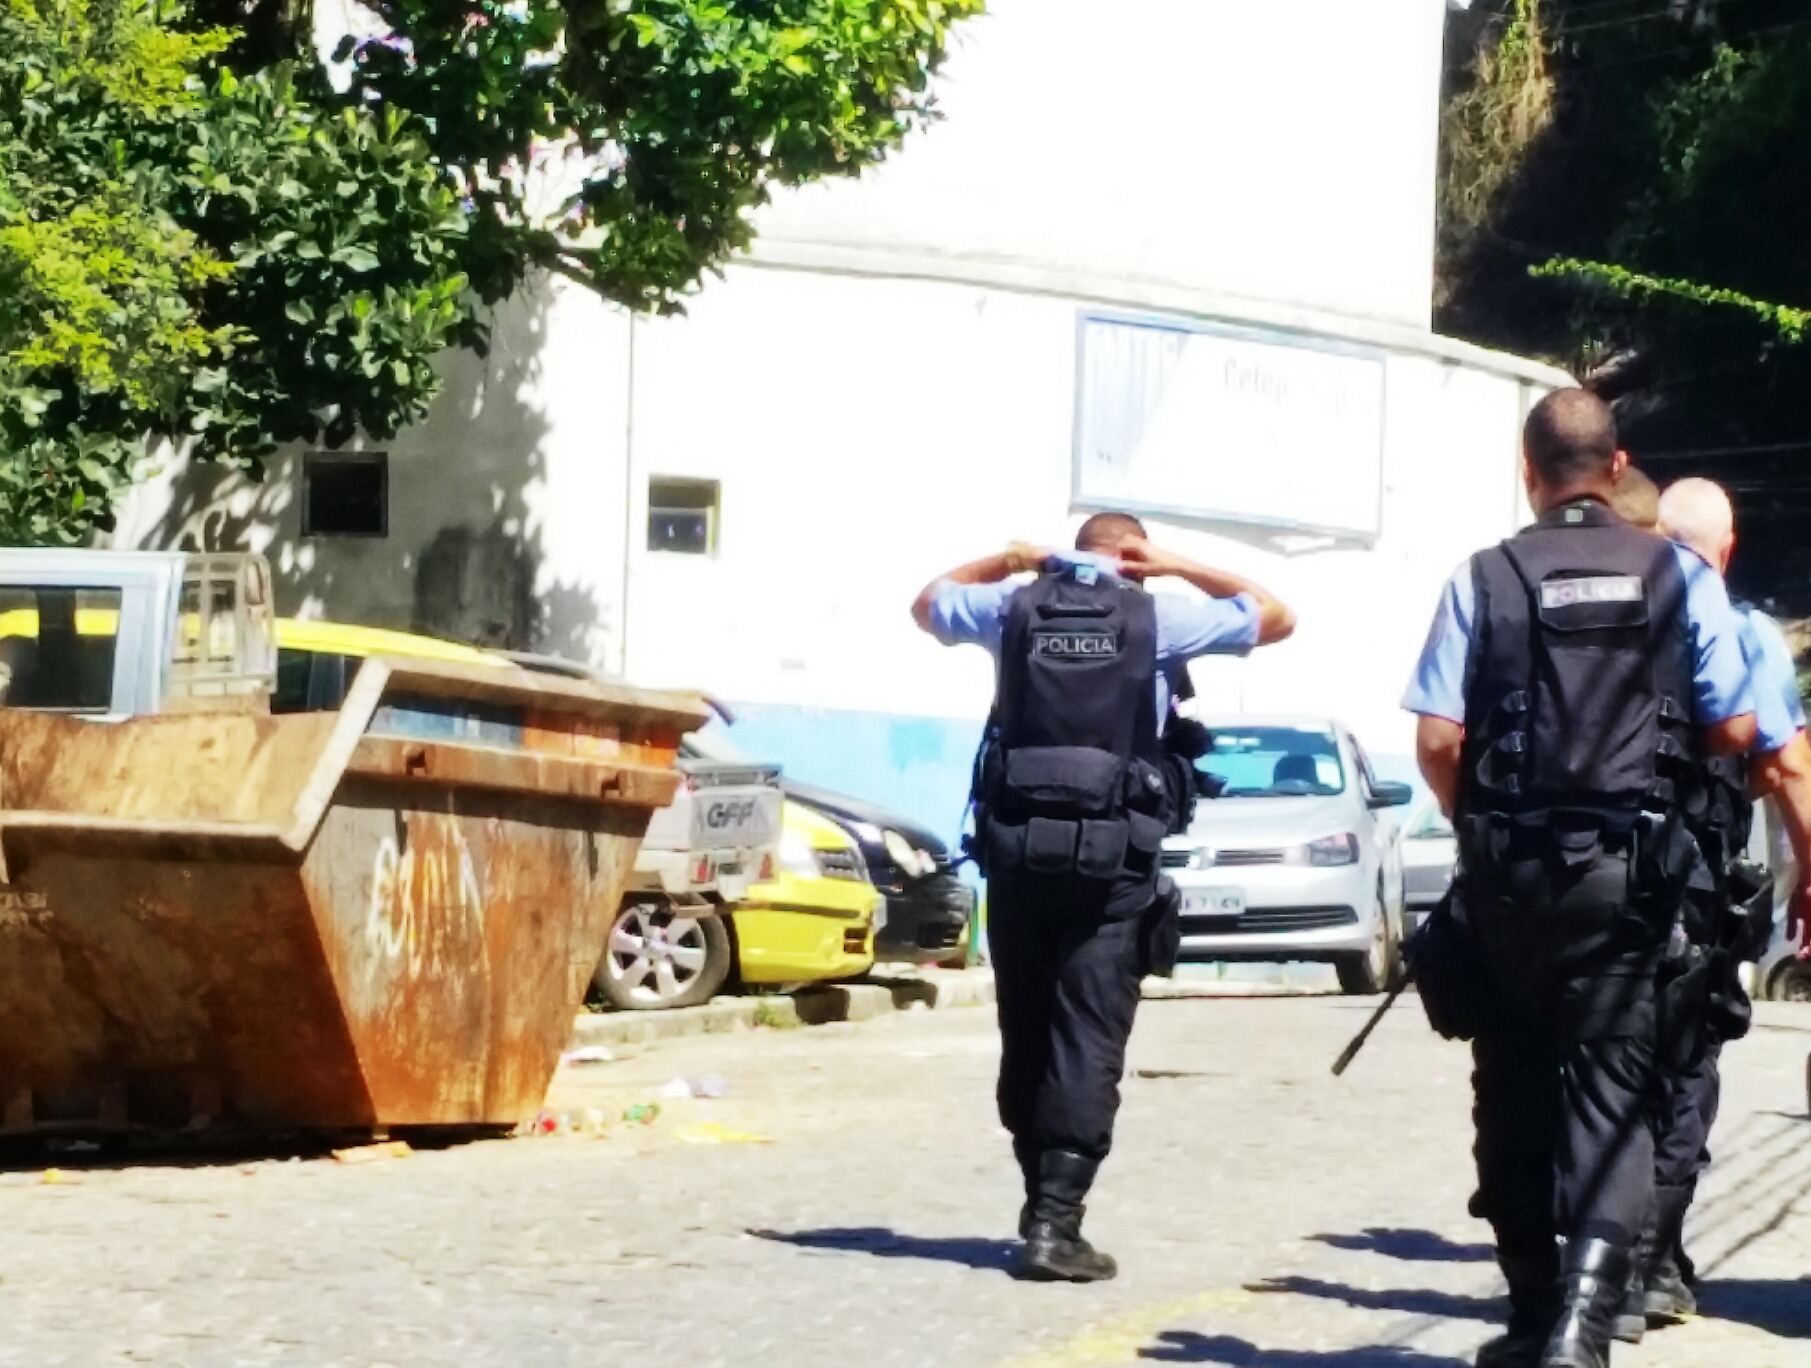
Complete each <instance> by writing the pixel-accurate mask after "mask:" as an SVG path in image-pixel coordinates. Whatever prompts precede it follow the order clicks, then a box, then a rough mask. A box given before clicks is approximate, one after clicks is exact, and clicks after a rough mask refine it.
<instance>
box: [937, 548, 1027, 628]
mask: <svg viewBox="0 0 1811 1368" xmlns="http://www.w3.org/2000/svg"><path fill="white" fill-rule="evenodd" d="M1029 554H1031V552H1030V548H1022V547H1020V546H1018V545H1016V544H1015V545H1014V546H1012V547H1009V548H1008V549H1007V550H1005V551H1002V552H1000V553H999V554H998V555H993V556H983V557H982V558H981V559H980V560H977V561H970V562H969V563H968V564H967V565H958V566H957V567H956V568H955V569H954V570H950V571H947V572H945V573H944V574H941V575H939V576H937V578H936V579H934V580H932V581H931V582H930V583H929V584H927V585H925V586H924V588H923V589H922V590H920V591H919V594H918V597H917V598H916V599H915V600H913V602H912V621H913V622H916V623H917V624H918V626H919V627H920V628H921V629H923V630H924V631H927V632H928V631H930V630H931V604H932V602H933V601H934V600H935V599H936V597H937V586H939V585H941V584H998V583H999V582H1000V581H1001V580H1003V579H1011V578H1012V577H1013V576H1014V575H1016V574H1018V573H1020V572H1021V571H1023V570H1029V569H1032V568H1033V567H1032V566H1031V565H1029V564H1025V563H1024V562H1025V560H1026V557H1027V556H1028V555H1029Z"/></svg>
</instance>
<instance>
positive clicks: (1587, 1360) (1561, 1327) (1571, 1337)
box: [1540, 1237, 1633, 1368]
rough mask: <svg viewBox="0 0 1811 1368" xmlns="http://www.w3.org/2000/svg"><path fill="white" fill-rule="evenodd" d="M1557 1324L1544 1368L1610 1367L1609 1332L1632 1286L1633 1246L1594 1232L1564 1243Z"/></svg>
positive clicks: (1542, 1363) (1612, 1328)
mask: <svg viewBox="0 0 1811 1368" xmlns="http://www.w3.org/2000/svg"><path fill="white" fill-rule="evenodd" d="M1564 1262H1565V1270H1564V1281H1565V1287H1564V1290H1563V1291H1562V1293H1561V1297H1560V1312H1559V1324H1557V1325H1555V1326H1554V1327H1553V1334H1552V1335H1551V1336H1549V1337H1548V1340H1547V1349H1546V1352H1545V1353H1543V1354H1542V1355H1541V1362H1540V1368H1609V1364H1610V1335H1611V1332H1612V1331H1613V1330H1614V1329H1615V1327H1616V1313H1617V1311H1618V1309H1620V1308H1621V1306H1622V1299H1623V1296H1624V1294H1625V1293H1626V1292H1627V1290H1628V1286H1629V1269H1630V1267H1631V1266H1632V1264H1633V1260H1632V1259H1630V1257H1629V1251H1628V1250H1627V1249H1625V1248H1623V1247H1622V1246H1620V1245H1614V1244H1611V1243H1610V1242H1609V1241H1608V1240H1601V1239H1597V1238H1595V1237H1593V1238H1590V1239H1581V1240H1573V1241H1571V1242H1570V1243H1568V1244H1567V1246H1566V1257H1565V1261H1564Z"/></svg>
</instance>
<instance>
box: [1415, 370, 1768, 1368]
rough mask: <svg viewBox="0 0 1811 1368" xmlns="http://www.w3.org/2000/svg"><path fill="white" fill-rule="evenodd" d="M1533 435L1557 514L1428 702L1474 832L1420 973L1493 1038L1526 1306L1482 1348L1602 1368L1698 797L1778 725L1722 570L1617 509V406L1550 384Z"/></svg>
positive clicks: (1487, 1361)
mask: <svg viewBox="0 0 1811 1368" xmlns="http://www.w3.org/2000/svg"><path fill="white" fill-rule="evenodd" d="M1524 451H1525V456H1526V461H1525V469H1526V474H1527V484H1528V492H1529V498H1530V502H1531V503H1532V505H1533V507H1534V508H1535V510H1536V512H1537V514H1538V515H1539V520H1538V521H1537V522H1536V524H1535V525H1534V526H1533V527H1530V528H1529V529H1527V530H1526V531H1524V532H1522V533H1520V534H1519V535H1517V536H1515V537H1512V538H1511V539H1509V540H1508V541H1507V542H1505V543H1503V544H1502V545H1501V546H1498V547H1493V548H1490V549H1488V550H1486V551H1483V552H1480V553H1479V554H1478V555H1476V556H1474V557H1473V558H1472V560H1471V561H1470V562H1469V563H1468V564H1467V565H1466V566H1464V567H1462V568H1461V570H1460V571H1459V573H1458V574H1457V575H1456V576H1455V577H1454V579H1453V581H1452V583H1450V584H1449V585H1448V586H1447V590H1446V593H1445V595H1444V596H1443V598H1442V602H1441V607H1440V611H1439V614H1438V616H1437V617H1436V620H1435V623H1434V626H1433V630H1432V631H1431V633H1430V635H1429V639H1428V644H1427V647H1426V649H1425V651H1424V653H1423V656H1422V659H1421V662H1420V665H1419V668H1418V670H1417V672H1416V676H1415V680H1414V683H1413V684H1412V685H1411V687H1410V690H1409V694H1408V698H1407V699H1406V704H1407V706H1408V707H1409V708H1410V709H1411V710H1412V711H1414V712H1416V713H1419V714H1420V715H1421V716H1420V721H1419V724H1418V725H1419V733H1418V738H1417V749H1418V753H1419V758H1420V761H1421V767H1422V772H1423V774H1424V775H1425V776H1426V778H1427V781H1428V783H1429V785H1430V787H1432V788H1433V790H1434V792H1435V793H1436V795H1437V796H1438V797H1439V799H1440V801H1441V803H1442V805H1443V806H1444V807H1445V808H1446V810H1447V811H1448V812H1449V813H1451V814H1452V815H1453V817H1454V823H1455V827H1456V829H1457V831H1458V833H1459V844H1460V862H1459V872H1458V876H1457V878H1456V880H1455V883H1454V890H1453V897H1452V899H1451V900H1450V902H1449V903H1448V904H1447V905H1446V906H1445V907H1444V908H1443V909H1442V911H1441V914H1440V917H1441V924H1440V926H1439V927H1438V928H1436V930H1437V932H1438V935H1439V938H1440V943H1442V944H1444V945H1445V946H1446V947H1447V948H1448V950H1449V953H1446V954H1443V955H1441V956H1438V957H1434V958H1433V959H1430V960H1426V961H1422V960H1418V961H1417V964H1416V968H1417V973H1418V974H1420V975H1421V976H1422V977H1423V978H1424V980H1425V979H1426V978H1427V976H1428V975H1429V974H1430V973H1442V972H1444V973H1446V974H1448V975H1451V974H1455V973H1461V974H1466V975H1468V976H1469V981H1468V982H1466V983H1464V984H1461V985H1456V986H1455V985H1453V984H1450V983H1440V984H1434V985H1432V989H1433V991H1431V992H1430V991H1428V989H1427V988H1424V993H1425V994H1426V995H1427V996H1428V997H1430V998H1431V999H1433V1000H1434V1001H1436V1002H1450V1001H1454V1000H1464V1001H1466V1002H1467V1003H1468V1004H1469V1006H1470V1010H1469V1011H1468V1012H1467V1013H1466V1014H1465V1015H1466V1017H1467V1018H1468V1019H1467V1020H1465V1021H1464V1022H1463V1023H1461V1029H1460V1033H1462V1034H1465V1035H1470V1036H1474V1037H1475V1039H1474V1040H1473V1046H1472V1048H1473V1053H1474V1062H1475V1066H1476V1067H1475V1072H1474V1087H1475V1089H1476V1105H1475V1109H1474V1114H1475V1116H1476V1120H1477V1127H1478V1135H1477V1145H1476V1151H1475V1153H1476V1157H1477V1166H1478V1190H1477V1195H1476V1196H1475V1198H1474V1199H1473V1210H1474V1212H1475V1213H1476V1214H1478V1215H1481V1216H1483V1217H1485V1218H1486V1219H1488V1220H1489V1221H1490V1222H1491V1224H1492V1226H1493V1227H1494V1229H1495V1232H1496V1243H1497V1255H1498V1259H1499V1262H1500V1263H1501V1265H1502V1267H1503V1271H1504V1273H1505V1275H1506V1277H1507V1278H1508V1281H1509V1285H1510V1302H1511V1308H1512V1314H1511V1319H1510V1323H1509V1326H1508V1329H1507V1332H1506V1333H1505V1334H1504V1335H1502V1336H1501V1337H1499V1338H1498V1339H1496V1340H1493V1341H1492V1342H1491V1343H1490V1344H1488V1345H1486V1346H1485V1348H1484V1350H1483V1351H1481V1352H1480V1354H1479V1357H1478V1360H1477V1361H1478V1363H1479V1364H1480V1365H1482V1368H1523V1366H1525V1368H1603V1366H1604V1365H1606V1364H1607V1363H1608V1361H1609V1346H1610V1340H1611V1334H1612V1331H1613V1329H1614V1326H1615V1321H1616V1316H1617V1312H1618V1310H1619V1308H1620V1307H1621V1306H1622V1304H1623V1302H1624V1300H1625V1297H1626V1296H1627V1293H1628V1290H1629V1282H1630V1275H1631V1272H1632V1268H1633V1259H1632V1254H1633V1250H1634V1246H1635V1244H1636V1241H1637V1238H1638V1235H1639V1233H1640V1231H1641V1230H1642V1228H1643V1226H1644V1224H1645V1222H1646V1221H1647V1218H1648V1213H1649V1210H1650V1207H1651V1204H1652V1201H1653V1195H1654V1139H1653V1130H1652V1121H1653V1117H1652V1113H1651V1107H1652V1100H1653V1098H1654V1097H1655V1095H1656V1089H1657V1083H1658V1078H1659V1063H1658V1057H1657V1052H1658V1045H1659V1041H1660V1039H1661V1031H1662V1025H1663V1023H1662V1019H1661V1008H1662V1002H1661V994H1660V975H1661V971H1662V966H1663V964H1664V963H1665V961H1666V956H1667V949H1668V945H1669V943H1670V942H1671V940H1672V937H1673V929H1674V927H1675V925H1676V924H1677V923H1678V920H1679V917H1680V912H1681V908H1682V907H1683V905H1684V898H1685V892H1686V889H1687V886H1688V884H1689V883H1690V882H1691V880H1692V879H1693V877H1694V874H1695V871H1697V870H1698V869H1699V868H1700V867H1701V864H1702V857H1701V855H1700V853H1699V851H1698V848H1697V845H1696V843H1695V842H1694V840H1693V839H1692V836H1691V834H1690V832H1689V830H1688V828H1687V825H1686V823H1685V821H1684V818H1683V813H1682V800H1683V798H1684V796H1685V794H1686V793H1687V792H1688V790H1689V789H1690V788H1691V786H1692V785H1693V784H1694V783H1695V780H1696V776H1697V775H1698V774H1699V773H1700V772H1701V769H1700V767H1701V765H1702V763H1703V760H1704V758H1705V757H1706V756H1708V755H1710V754H1712V753H1732V752H1733V753H1739V752H1742V751H1745V750H1747V749H1748V747H1749V746H1750V745H1751V744H1752V743H1753V740H1754V737H1755V720H1754V716H1753V702H1752V697H1751V691H1750V687H1749V684H1748V678H1747V670H1746V666H1745V664H1744V660H1743V656H1742V652H1741V649H1740V646H1739V642H1738V637H1737V631H1736V624H1735V621H1734V617H1733V614H1732V612H1731V609H1730V606H1729V602H1728V597H1727V595H1726V594H1725V592H1724V591H1723V588H1722V584H1721V581H1720V580H1719V579H1718V578H1717V577H1716V575H1715V574H1714V573H1712V572H1710V571H1709V569H1708V567H1706V566H1705V565H1704V564H1703V562H1702V561H1700V560H1698V559H1697V558H1696V557H1694V556H1693V555H1692V554H1691V553H1690V552H1688V551H1685V550H1683V549H1682V548H1678V547H1675V546H1673V545H1671V544H1670V543H1668V542H1667V541H1665V540H1664V539H1662V538H1660V537H1657V536H1654V535H1652V534H1651V533H1649V532H1646V531H1643V530H1641V529H1638V528H1635V527H1631V526H1629V525H1628V524H1626V523H1624V522H1623V521H1622V520H1621V519H1620V518H1618V517H1617V516H1616V515H1615V514H1614V513H1613V512H1612V511H1611V510H1610V508H1609V506H1608V505H1609V501H1610V499H1611V497H1612V496H1613V494H1614V492H1615V489H1616V485H1617V482H1618V480H1619V479H1621V478H1622V475H1623V472H1624V470H1625V469H1626V468H1627V459H1628V458H1627V456H1626V455H1625V454H1624V453H1622V452H1621V451H1620V449H1619V447H1618V444H1617V440H1616V433H1615V425H1614V422H1613V420H1612V419H1611V416H1610V413H1609V410H1608V408H1607V407H1606V406H1605V405H1604V404H1602V403H1601V402H1600V401H1599V400H1597V399H1595V398H1594V397H1592V396H1590V395H1588V394H1585V393H1584V392H1582V391H1576V390H1574V391H1561V392H1558V393H1555V394H1553V395H1550V396H1548V397H1547V398H1546V399H1544V400H1542V401H1541V403H1540V404H1538V405H1536V406H1535V408H1534V409H1533V411H1532V412H1531V413H1530V415H1529V418H1528V423H1527V428H1526V431H1525V434H1524ZM1453 947H1458V953H1450V951H1452V949H1453ZM1437 1024H1439V1023H1437ZM1444 1024H1446V1025H1448V1027H1449V1029H1450V1028H1452V1023H1451V1022H1450V1021H1449V1022H1446V1023H1444ZM1562 1241H1563V1254H1562Z"/></svg>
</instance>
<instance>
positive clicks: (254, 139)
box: [0, 0, 476, 542]
mask: <svg viewBox="0 0 1811 1368" xmlns="http://www.w3.org/2000/svg"><path fill="white" fill-rule="evenodd" d="M5 6H6V7H5V8H4V9H3V10H0V43H4V45H5V46H4V50H0V538H4V539H6V540H8V541H14V542H18V541H61V542H74V541H80V540H83V539H85V538H86V537H88V536H89V535H90V534H91V533H92V531H93V530H94V529H95V527H97V526H100V525H104V524H105V522H106V519H107V516H108V513H109V510H110V507H111V504H112V501H113V499H114V497H115V496H116V495H117V494H118V493H119V491H120V490H122V489H123V488H124V487H125V486H126V485H128V484H129V483H130V482H131V479H132V477H133V475H134V474H135V471H136V468H137V466H138V465H139V464H140V463H141V462H142V459H143V456H144V453H145V449H146V448H145V443H146V439H147V438H149V437H153V436H157V435H169V436H174V437H180V438H184V439H187V440H189V441H190V442H192V443H193V445H194V449H195V450H196V451H197V452H198V453H199V454H201V455H203V456H205V457H210V458H214V459H221V460H229V461H234V462H238V463H241V464H246V465H251V466H254V467H255V466H256V465H257V463H258V462H259V461H261V460H262V459H263V458H264V457H265V456H267V455H268V454H269V453H270V452H272V451H274V450H275V449H276V447H277V445H278V444H279V443H281V442H285V441H296V440H317V439H322V438H325V439H326V440H330V441H343V440H345V438H347V437H349V436H350V435H351V434H352V432H353V431H354V430H356V429H357V428H361V427H362V428H364V429H365V430H367V431H370V432H373V433H375V434H377V435H379V436H387V435H389V434H390V433H392V432H393V431H394V430H395V429H396V428H397V427H398V426H399V425H400V424H402V423H404V422H407V421H410V420H411V419H414V418H417V417H419V416H420V415H421V413H422V412H423V411H424V410H425V408H426V406H427V404H428V402H429V401H430V400H431V399H432V397H433V395H434V393H435V390H436V388H437V384H438V381H437V378H436V376H435V373H434V370H433V365H432V360H433V356H434V354H435V353H436V352H437V351H438V350H440V349H441V348H442V347H444V346H446V345H448V344H449V343H451V342H454V341H457V340H461V339H463V338H467V337H473V336H476V329H475V325H474V319H473V314H472V310H471V308H470V307H469V305H468V304H467V303H466V302H465V301H464V295H465V287H466V281H465V277H464V275H463V274H462V272H461V268H460V262H459V252H460V249H461V248H462V247H463V244H464V241H465V237H466V220H465V215H464V213H463V212H462V209H461V206H460V205H459V203H458V200H457V198H456V197H455V195H454V193H453V191H452V190H451V188H450V187H449V186H448V185H447V184H446V181H445V177H444V175H443V174H442V171H441V169H440V167H439V166H438V165H436V164H435V162H434V161H433V159H432V157H431V155H430V153H429V151H428V149H427V146H426V144H425V142H423V141H422V140H421V139H420V138H419V137H417V136H416V135H415V133H414V132H413V130H412V129H411V127H410V126H409V121H408V120H407V119H406V118H405V117H404V116H403V115H401V114H398V113H395V112H393V111H380V110H370V109H360V108H354V107H322V106H320V105H318V104H315V103H312V102H310V101H308V100H307V99H305V98H302V97H301V96H300V95H299V94H298V92H297V87H296V83H295V81H294V79H293V76H292V72H291V69H290V68H289V67H288V66H286V65H279V66H276V67H273V68H271V69H269V70H267V71H263V72H258V73H255V74H253V75H251V76H249V77H246V78H243V79H242V78H240V77H237V76H235V75H234V74H233V73H232V72H231V71H230V70H226V69H221V70H217V71H214V72H211V73H206V72H204V67H205V64H206V63H207V62H208V59H209V58H211V57H212V56H214V55H215V54H217V53H220V52H223V51H224V50H225V49H226V47H227V46H228V43H229V42H230V39H231V35H230V34H229V33H228V32H226V31H225V30H221V29H204V30H200V31H198V32H182V31H177V30H173V29H171V28H169V27H167V26H166V25H165V24H163V23H160V22H159V21H158V20H157V19H156V18H154V17H153V15H152V13H151V10H150V8H149V6H148V4H147V3H145V0H5Z"/></svg>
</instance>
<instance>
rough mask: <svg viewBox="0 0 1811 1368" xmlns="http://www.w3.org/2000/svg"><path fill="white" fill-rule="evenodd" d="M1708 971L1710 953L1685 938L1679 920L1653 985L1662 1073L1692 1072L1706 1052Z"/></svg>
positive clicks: (1709, 973) (1707, 1037) (1683, 929)
mask: <svg viewBox="0 0 1811 1368" xmlns="http://www.w3.org/2000/svg"><path fill="white" fill-rule="evenodd" d="M1711 967H1712V966H1711V952H1710V951H1709V950H1708V949H1707V948H1706V947H1705V946H1703V945H1700V944H1698V943H1697V942H1695V941H1693V940H1692V939H1691V938H1690V937H1689V936H1687V935H1686V934H1685V923H1684V919H1683V916H1682V917H1681V919H1680V921H1679V922H1678V923H1676V924H1675V927H1674V931H1673V936H1672V939H1671V941H1670V942H1669V943H1668V946H1667V955H1666V958H1665V959H1664V960H1662V961H1661V964H1660V973H1659V978H1658V982H1657V984H1656V988H1657V999H1658V1001H1657V1006H1658V1015H1659V1018H1660V1022H1659V1024H1660V1041H1659V1051H1658V1054H1659V1059H1660V1065H1661V1067H1662V1069H1665V1070H1667V1071H1670V1072H1674V1073H1682V1072H1684V1071H1686V1070H1688V1069H1691V1068H1695V1067H1696V1066H1697V1064H1698V1063H1699V1062H1700V1061H1701V1060H1702V1059H1703V1058H1704V1052H1705V1050H1706V1049H1707V1048H1709V1045H1710V1033H1709V1031H1708V1030H1707V1018H1706V1006H1707V1003H1708V999H1709V986H1710V978H1711Z"/></svg>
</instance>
